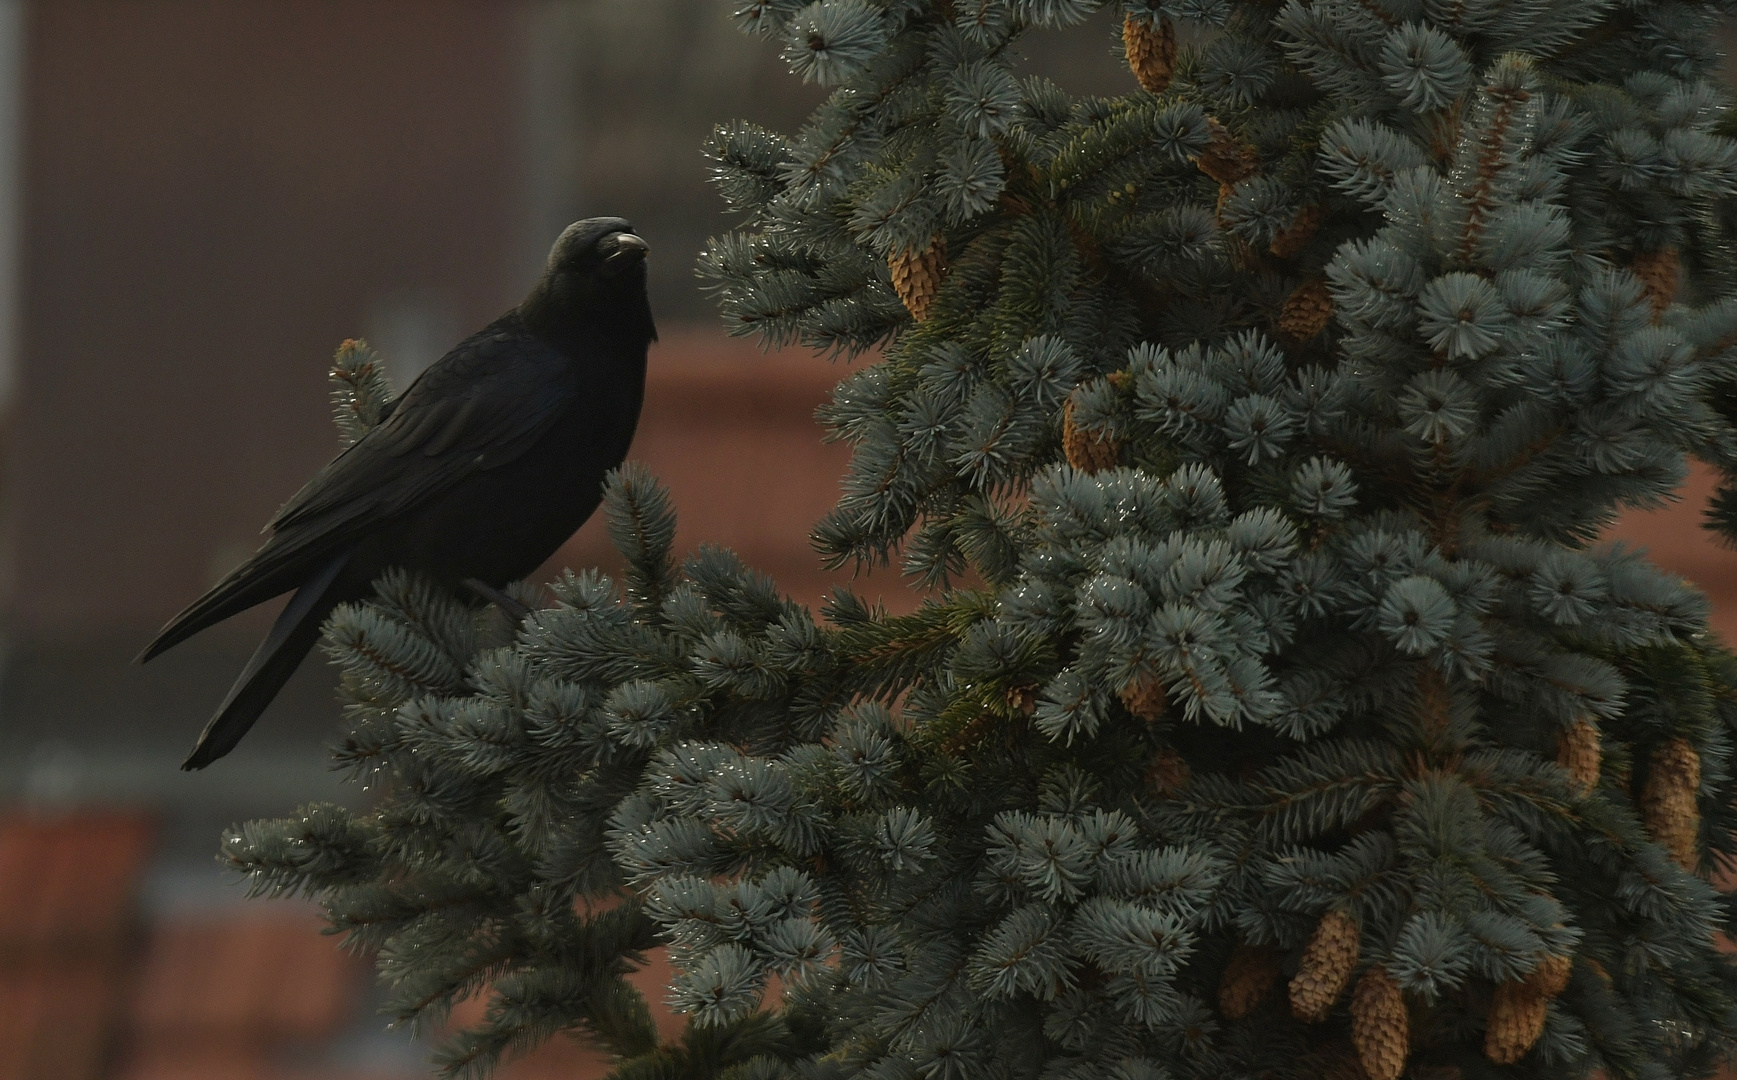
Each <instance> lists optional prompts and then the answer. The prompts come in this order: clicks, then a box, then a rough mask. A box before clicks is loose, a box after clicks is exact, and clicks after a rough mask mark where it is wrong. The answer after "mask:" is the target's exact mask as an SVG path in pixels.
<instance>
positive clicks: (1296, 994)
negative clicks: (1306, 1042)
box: [1290, 911, 1360, 1024]
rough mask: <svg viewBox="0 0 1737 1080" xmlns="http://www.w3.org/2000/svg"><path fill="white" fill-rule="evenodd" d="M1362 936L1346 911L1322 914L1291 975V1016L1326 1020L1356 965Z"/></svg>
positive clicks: (1314, 1021)
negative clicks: (1295, 969)
mask: <svg viewBox="0 0 1737 1080" xmlns="http://www.w3.org/2000/svg"><path fill="white" fill-rule="evenodd" d="M1359 937H1360V931H1359V930H1358V927H1357V921H1356V920H1355V919H1353V918H1351V916H1349V915H1347V914H1345V913H1344V912H1343V911H1329V912H1327V914H1325V915H1323V916H1321V921H1320V923H1319V924H1318V925H1316V927H1315V933H1314V934H1313V935H1312V936H1311V937H1310V938H1309V944H1308V945H1306V946H1304V948H1303V959H1302V963H1301V964H1300V965H1299V966H1298V968H1297V973H1296V974H1295V975H1293V976H1292V977H1291V987H1290V990H1291V1015H1292V1016H1295V1017H1296V1018H1297V1019H1298V1020H1303V1021H1306V1022H1308V1023H1311V1024H1318V1023H1320V1022H1321V1021H1323V1020H1325V1019H1327V1016H1328V1014H1330V1013H1331V1012H1332V1011H1333V1004H1334V1003H1335V1002H1337V1001H1338V1000H1339V995H1341V994H1343V993H1344V992H1345V987H1346V985H1347V984H1348V983H1349V982H1350V981H1351V971H1352V969H1353V968H1355V967H1356V966H1357V951H1358V947H1359V944H1360V942H1359Z"/></svg>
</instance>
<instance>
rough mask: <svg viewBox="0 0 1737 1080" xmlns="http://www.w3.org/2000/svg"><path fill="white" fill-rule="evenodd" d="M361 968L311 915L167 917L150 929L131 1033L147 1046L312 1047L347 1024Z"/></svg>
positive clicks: (299, 911)
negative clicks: (210, 1041) (214, 1042)
mask: <svg viewBox="0 0 1737 1080" xmlns="http://www.w3.org/2000/svg"><path fill="white" fill-rule="evenodd" d="M365 968H366V965H365V964H364V963H363V962H361V961H359V960H357V959H356V958H354V957H351V956H349V955H347V954H345V953H344V952H343V951H342V950H340V949H339V947H338V942H337V939H336V938H332V937H327V936H325V935H323V934H321V933H320V922H319V919H318V917H317V916H316V915H315V913H314V912H313V911H312V910H311V909H294V910H289V911H284V910H269V909H267V910H263V911H262V910H247V911H243V912H241V913H238V914H236V915H229V916H225V917H224V918H222V919H221V920H213V919H210V918H204V919H197V918H181V919H177V920H173V921H170V922H166V923H164V924H161V925H159V926H157V927H154V928H152V930H151V934H150V940H149V943H148V945H147V948H146V953H145V961H144V964H143V967H142V969H141V972H140V975H139V979H138V983H137V989H136V992H135V994H134V996H133V1003H132V1009H131V1020H132V1029H133V1031H134V1032H135V1035H136V1037H137V1038H139V1039H141V1040H145V1041H148V1042H157V1041H162V1040H168V1041H176V1040H182V1039H196V1038H211V1037H215V1036H225V1037H229V1038H233V1039H237V1040H242V1041H244V1042H247V1043H249V1044H252V1045H258V1046H268V1045H273V1044H278V1043H286V1042H296V1043H306V1042H317V1041H320V1040H323V1039H327V1038H330V1037H331V1036H332V1035H333V1034H335V1033H336V1032H338V1031H339V1030H341V1029H342V1028H343V1027H345V1026H346V1025H347V1024H348V1022H349V1020H350V1018H351V1016H352V1015H353V1014H354V1010H355V1008H356V1005H357V1001H358V998H359V992H360V990H361V985H362V981H363V979H364V978H365V977H366V976H365Z"/></svg>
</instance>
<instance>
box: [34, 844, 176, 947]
mask: <svg viewBox="0 0 1737 1080" xmlns="http://www.w3.org/2000/svg"><path fill="white" fill-rule="evenodd" d="M154 835H155V828H154V826H153V823H152V820H151V819H150V818H149V817H147V816H145V815H142V814H137V813H125V812H119V811H96V810H86V811H74V812H71V813H66V814H60V815H54V816H41V815H35V814H31V813H27V812H25V811H21V810H13V811H8V812H6V813H4V814H0V952H3V953H6V954H17V953H19V952H30V951H34V950H41V949H51V948H52V949H57V950H61V951H65V950H68V949H71V950H75V951H77V952H80V953H84V954H89V953H92V952H101V951H109V950H113V949H114V948H117V947H119V944H120V942H119V938H120V936H121V935H122V934H123V933H124V932H125V931H126V929H127V928H128V926H129V925H130V923H131V921H132V917H133V898H134V892H135V890H136V888H137V886H138V881H139V876H140V874H141V873H142V872H143V870H144V866H145V862H146V860H147V859H148V858H149V857H150V853H151V847H152V842H153V839H154Z"/></svg>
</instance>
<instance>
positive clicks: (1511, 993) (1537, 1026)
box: [1484, 980, 1550, 1065]
mask: <svg viewBox="0 0 1737 1080" xmlns="http://www.w3.org/2000/svg"><path fill="white" fill-rule="evenodd" d="M1549 1002H1550V999H1549V998H1547V997H1545V996H1544V995H1543V994H1542V993H1540V992H1539V990H1538V988H1537V987H1535V986H1533V985H1532V984H1531V983H1530V982H1528V981H1525V980H1520V981H1517V982H1505V983H1502V984H1501V985H1499V986H1497V987H1496V993H1495V996H1494V997H1492V998H1491V999H1490V1016H1489V1020H1488V1023H1487V1025H1486V1026H1485V1028H1484V1056H1485V1057H1487V1058H1489V1059H1490V1060H1491V1061H1493V1062H1495V1063H1496V1064H1497V1065H1512V1064H1514V1062H1516V1061H1519V1060H1520V1059H1521V1058H1523V1057H1525V1056H1526V1051H1528V1050H1530V1049H1532V1044H1533V1043H1535V1042H1537V1041H1538V1036H1540V1035H1542V1034H1544V1017H1545V1015H1546V1006H1548V1005H1549Z"/></svg>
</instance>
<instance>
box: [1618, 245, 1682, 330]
mask: <svg viewBox="0 0 1737 1080" xmlns="http://www.w3.org/2000/svg"><path fill="white" fill-rule="evenodd" d="M1629 269H1630V270H1632V271H1634V276H1635V277H1637V278H1639V279H1640V283H1641V286H1642V287H1643V288H1645V289H1646V296H1647V300H1649V301H1650V302H1651V303H1652V305H1653V322H1658V321H1659V320H1660V319H1662V318H1663V317H1664V314H1665V310H1666V309H1667V308H1669V307H1670V306H1671V302H1672V301H1674V300H1676V298H1677V287H1678V286H1679V285H1681V284H1682V281H1683V261H1682V259H1681V258H1679V257H1678V255H1677V249H1676V248H1660V249H1659V250H1657V251H1643V252H1641V253H1640V254H1639V255H1636V256H1635V257H1634V263H1633V265H1631V266H1630V267H1629Z"/></svg>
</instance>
